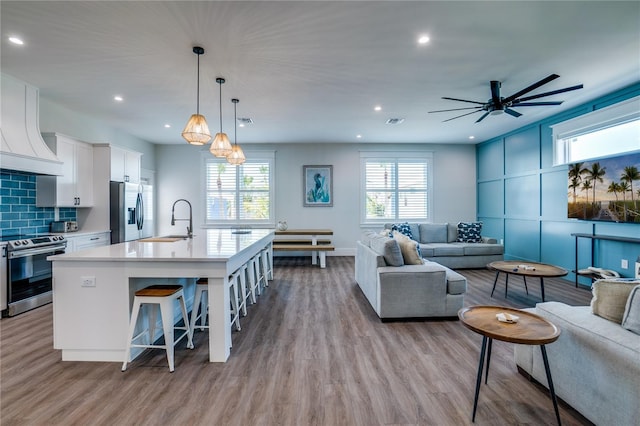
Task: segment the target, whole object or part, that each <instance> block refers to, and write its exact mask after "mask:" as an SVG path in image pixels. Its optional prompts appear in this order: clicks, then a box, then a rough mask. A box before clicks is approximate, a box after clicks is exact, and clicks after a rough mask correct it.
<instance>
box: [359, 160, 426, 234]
mask: <svg viewBox="0 0 640 426" xmlns="http://www.w3.org/2000/svg"><path fill="white" fill-rule="evenodd" d="M372 155H373V154H372V153H366V154H365V153H363V154H362V155H361V157H362V158H361V169H362V172H363V175H364V176H363V179H362V182H364V185H363V188H362V193H363V194H362V196H363V198H364V202H363V212H362V219H363V222H365V223H367V222H369V223H375V222H390V221H396V220H397V221H399V220H403V221H409V220H421V221H424V220H427V221H428V220H430V217H431V214H430V210H431V206H430V198H431V196H430V193H431V186H432V182H431V177H430V176H431V163H432V158H431V155H430V153H415V155H407V153H405V154H403V155H402V156H401V157H400V156H398V157H394V156H393V155H391V156H390V155H389V154H386V155H385V157H384V158H380V157H379V156H378V157H376V156H372Z"/></svg>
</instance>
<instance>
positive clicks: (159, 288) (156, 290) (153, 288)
mask: <svg viewBox="0 0 640 426" xmlns="http://www.w3.org/2000/svg"><path fill="white" fill-rule="evenodd" d="M205 283H206V281H205ZM180 290H182V286H181V285H150V286H149V287H145V288H143V289H142V290H138V291H136V293H135V295H136V296H146V297H167V296H171V295H172V294H175V293H177V292H178V291H180Z"/></svg>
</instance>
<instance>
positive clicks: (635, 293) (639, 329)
mask: <svg viewBox="0 0 640 426" xmlns="http://www.w3.org/2000/svg"><path fill="white" fill-rule="evenodd" d="M622 328H624V329H626V330H629V331H632V332H634V333H636V334H640V285H637V286H635V287H634V288H633V290H631V293H630V294H629V298H628V299H627V305H626V307H625V308H624V314H623V315H622Z"/></svg>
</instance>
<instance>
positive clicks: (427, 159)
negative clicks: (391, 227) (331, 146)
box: [359, 151, 434, 227]
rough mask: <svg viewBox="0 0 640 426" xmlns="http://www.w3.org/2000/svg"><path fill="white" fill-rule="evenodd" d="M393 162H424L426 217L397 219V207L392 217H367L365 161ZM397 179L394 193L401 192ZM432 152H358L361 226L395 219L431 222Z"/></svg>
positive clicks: (375, 224) (374, 224) (377, 224)
mask: <svg viewBox="0 0 640 426" xmlns="http://www.w3.org/2000/svg"><path fill="white" fill-rule="evenodd" d="M374 161H375V162H393V163H395V164H396V169H397V164H398V163H402V162H406V163H416V162H417V161H419V162H421V163H424V164H426V167H427V188H426V191H425V193H426V203H427V210H426V214H427V217H415V218H403V219H398V218H397V215H398V209H397V208H396V211H395V212H394V217H393V218H382V219H367V176H366V165H367V162H374ZM398 183H399V182H398V180H397V179H396V180H395V183H394V185H395V188H394V192H395V194H398V193H399V192H401V191H400V190H399V189H398ZM433 186H434V182H433V152H432V151H405V152H397V151H388V152H387V151H361V152H360V194H359V198H360V207H359V210H360V225H361V226H363V227H366V226H379V225H380V224H383V223H389V222H394V221H395V222H397V221H403V222H407V221H414V222H431V221H432V218H433Z"/></svg>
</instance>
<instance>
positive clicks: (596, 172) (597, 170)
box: [586, 163, 607, 203]
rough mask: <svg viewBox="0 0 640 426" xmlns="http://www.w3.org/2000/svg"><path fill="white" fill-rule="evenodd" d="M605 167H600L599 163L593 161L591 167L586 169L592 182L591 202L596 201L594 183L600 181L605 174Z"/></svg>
mask: <svg viewBox="0 0 640 426" xmlns="http://www.w3.org/2000/svg"><path fill="white" fill-rule="evenodd" d="M606 170H607V168H606V167H600V163H593V164H592V165H591V169H588V170H587V171H586V174H587V176H588V177H589V180H590V181H591V182H592V183H593V202H594V203H595V201H596V183H597V182H602V176H604V175H605V174H606Z"/></svg>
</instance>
